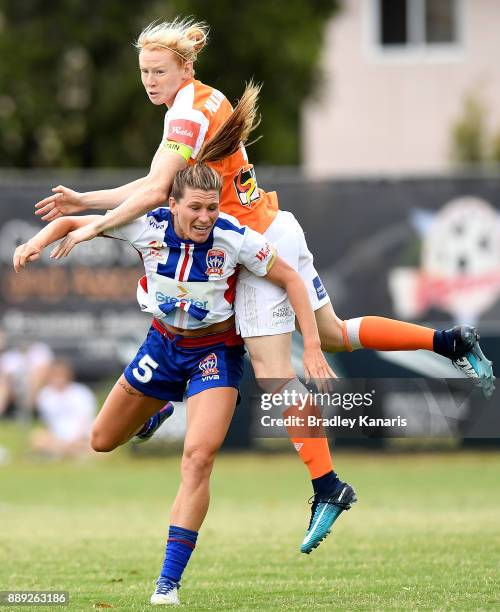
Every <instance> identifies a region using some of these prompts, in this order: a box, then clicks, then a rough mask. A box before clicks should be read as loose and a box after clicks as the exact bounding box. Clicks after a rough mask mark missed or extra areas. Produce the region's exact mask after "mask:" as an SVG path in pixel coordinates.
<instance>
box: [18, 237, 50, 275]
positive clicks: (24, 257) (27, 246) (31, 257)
mask: <svg viewBox="0 0 500 612" xmlns="http://www.w3.org/2000/svg"><path fill="white" fill-rule="evenodd" d="M42 251H43V248H42V247H41V246H39V245H38V244H35V243H34V242H29V241H28V242H25V243H24V244H20V245H19V246H18V247H17V248H16V250H15V251H14V257H13V258H12V263H13V265H14V270H15V271H16V274H17V273H18V272H21V270H22V269H23V268H25V267H26V264H27V263H28V262H30V261H36V260H37V259H40V255H41V254H42Z"/></svg>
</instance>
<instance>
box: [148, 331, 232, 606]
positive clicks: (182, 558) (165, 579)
mask: <svg viewBox="0 0 500 612" xmlns="http://www.w3.org/2000/svg"><path fill="white" fill-rule="evenodd" d="M178 351H179V353H182V355H183V357H184V358H185V363H186V370H185V371H186V379H189V386H188V392H187V395H188V402H187V431H186V437H185V441H184V452H183V456H182V463H181V484H180V486H179V490H178V493H177V496H176V498H175V501H174V504H173V507H172V512H171V516H170V526H169V531H168V540H167V545H166V550H165V557H164V560H163V565H162V570H161V573H160V577H159V578H158V581H157V583H156V589H155V592H154V593H153V595H152V596H151V603H152V604H155V605H156V604H172V603H178V602H179V599H178V593H177V591H178V588H179V583H180V580H181V577H182V573H183V571H184V569H185V567H186V565H187V563H188V561H189V559H190V557H191V553H192V552H193V550H194V548H195V546H196V540H197V538H198V530H199V528H200V526H201V524H202V523H203V520H204V518H205V515H206V513H207V510H208V503H209V497H210V496H209V480H210V475H211V473H212V467H213V463H214V460H215V455H216V454H217V451H218V450H219V448H220V446H221V445H222V442H223V441H224V438H225V436H226V433H227V430H228V427H229V423H230V422H231V418H232V416H233V414H234V408H235V405H236V399H237V397H238V387H239V385H240V382H241V377H242V374H243V354H244V350H243V348H242V346H230V347H228V346H226V345H225V344H224V343H219V344H216V345H212V346H209V347H199V348H194V349H190V350H181V349H178ZM208 368H209V369H208Z"/></svg>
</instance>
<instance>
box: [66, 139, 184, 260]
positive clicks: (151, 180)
mask: <svg viewBox="0 0 500 612" xmlns="http://www.w3.org/2000/svg"><path fill="white" fill-rule="evenodd" d="M186 163H187V162H186V160H185V159H184V158H183V157H182V156H181V155H178V154H177V153H172V152H171V151H168V150H166V149H165V150H163V151H162V152H161V153H160V154H159V155H158V156H157V158H156V160H155V163H154V164H153V166H152V168H151V172H150V173H149V174H148V176H147V177H146V180H145V181H144V182H143V183H141V184H140V185H139V187H138V189H136V190H135V191H134V193H133V194H132V195H131V196H130V197H128V198H127V199H126V200H125V201H124V202H122V203H121V204H120V205H119V206H118V207H116V208H115V209H114V210H111V211H110V212H109V213H108V214H107V215H104V216H99V217H96V220H95V221H93V222H92V223H89V224H88V225H85V227H80V228H79V229H77V230H75V231H72V232H70V233H69V234H68V235H67V236H66V238H65V239H64V240H63V241H62V242H61V244H60V245H59V246H58V247H57V249H58V250H57V259H59V258H61V257H66V256H67V255H69V253H70V252H71V251H72V250H73V249H74V248H75V246H76V245H77V244H79V243H80V242H85V241H86V240H92V238H95V237H96V236H98V235H99V234H102V233H104V232H105V231H106V230H108V229H111V228H114V227H118V226H120V225H125V224H126V223H130V221H133V220H134V219H137V218H139V217H141V216H142V215H143V214H145V213H147V212H149V211H150V210H154V209H155V208H158V206H161V205H162V204H164V202H165V201H166V200H167V198H168V194H169V193H170V188H171V187H172V183H173V181H174V177H175V175H176V173H177V172H178V171H179V170H180V169H182V168H184V166H185V165H186Z"/></svg>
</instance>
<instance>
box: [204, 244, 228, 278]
mask: <svg viewBox="0 0 500 612" xmlns="http://www.w3.org/2000/svg"><path fill="white" fill-rule="evenodd" d="M225 261H226V253H225V252H224V251H223V250H222V249H209V250H208V252H207V269H206V272H205V274H206V275H207V276H212V275H217V276H222V275H223V274H224V263H225Z"/></svg>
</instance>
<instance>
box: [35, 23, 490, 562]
mask: <svg viewBox="0 0 500 612" xmlns="http://www.w3.org/2000/svg"><path fill="white" fill-rule="evenodd" d="M207 33H208V28H207V26H206V25H204V24H199V23H193V22H191V21H188V20H179V19H178V20H175V21H173V22H171V23H159V24H151V25H150V26H148V27H147V28H145V30H144V31H143V32H142V33H141V34H140V36H139V38H138V41H137V48H138V49H139V67H140V72H141V78H142V82H143V85H144V87H145V89H146V92H147V95H148V98H149V100H150V101H151V102H152V103H153V104H155V105H163V104H165V105H166V106H167V112H166V115H165V121H164V130H163V137H162V140H161V143H160V146H159V148H158V150H157V151H156V154H155V156H154V158H153V161H152V164H151V169H150V171H149V174H148V175H147V176H145V177H144V178H141V179H139V180H137V181H134V182H132V183H129V184H127V185H123V186H121V187H118V188H116V189H109V190H102V191H94V192H88V193H77V192H75V191H72V190H70V189H67V188H66V187H64V186H61V185H60V186H58V187H55V188H54V189H53V191H54V194H53V195H51V196H49V197H48V198H45V199H44V200H42V201H41V202H39V203H38V204H37V205H36V206H37V208H38V211H37V214H41V215H43V218H44V219H45V220H51V219H54V218H56V217H57V216H59V215H61V214H72V213H74V212H77V211H78V212H80V211H82V210H86V209H103V208H104V209H112V208H114V210H112V211H111V213H110V214H109V215H107V216H106V217H105V218H103V219H100V220H98V221H96V222H95V223H92V224H90V225H87V226H85V227H83V228H81V229H78V230H76V231H75V232H72V233H71V234H70V235H69V236H68V237H67V239H66V240H65V243H64V244H63V246H62V250H61V253H62V254H63V255H67V254H68V253H69V252H70V251H71V249H72V248H73V247H74V246H75V245H76V244H78V243H79V242H81V241H84V240H89V239H91V238H93V237H94V236H96V235H98V234H99V233H101V232H103V231H105V230H106V229H108V228H110V227H115V226H118V225H120V224H122V223H126V222H129V221H130V220H132V219H134V218H136V217H138V216H139V215H141V214H143V213H144V212H146V211H148V210H152V209H153V208H155V207H156V206H159V205H160V204H161V203H162V202H164V201H165V200H166V198H167V197H168V194H169V192H170V188H171V184H172V180H173V177H174V175H175V173H176V171H177V170H178V169H180V168H182V167H184V166H185V165H186V164H193V163H195V161H196V159H197V156H198V154H199V151H200V147H201V146H202V145H203V143H204V142H205V141H206V140H210V138H211V137H212V136H213V134H214V133H215V132H216V131H217V129H218V128H219V126H220V125H221V124H222V123H223V122H224V121H225V119H226V118H227V117H228V116H229V115H230V113H231V110H232V109H231V105H230V104H229V102H228V100H227V99H226V98H225V96H224V95H223V94H222V93H221V92H220V91H218V90H216V89H215V88H213V87H210V86H208V85H205V84H203V83H201V82H200V81H198V80H195V78H194V68H193V65H194V62H195V61H196V58H197V55H198V53H199V52H200V51H201V50H202V49H203V48H204V46H205V45H206V42H207ZM212 167H213V168H214V169H216V170H217V171H219V172H220V173H221V175H222V177H223V181H224V182H223V189H222V193H221V209H222V210H223V211H224V212H227V213H229V214H232V215H233V216H235V217H236V218H237V219H239V220H240V222H242V223H245V224H247V225H249V226H250V227H252V228H253V229H255V230H257V231H259V232H263V233H264V235H265V236H266V237H267V238H268V239H269V240H270V241H271V242H273V243H275V244H276V246H277V248H278V251H279V253H280V255H281V256H282V257H283V258H284V259H285V260H286V261H288V262H289V263H290V264H291V265H292V266H293V267H294V268H295V269H296V270H298V272H299V274H300V275H301V277H302V278H303V280H304V282H305V284H306V287H307V289H308V292H309V297H310V300H311V305H312V307H313V310H314V311H315V316H316V322H317V325H318V329H319V333H320V337H321V345H322V348H323V350H325V351H328V352H334V351H342V350H347V351H352V350H354V349H359V348H369V349H377V350H382V351H394V350H416V349H426V350H429V351H434V352H437V353H439V354H441V355H444V356H446V357H448V358H450V359H451V360H453V362H454V363H455V364H456V365H457V366H458V367H459V368H460V369H461V370H462V371H464V372H465V373H466V374H467V375H469V376H471V377H475V378H477V379H478V381H479V382H480V383H481V384H482V385H483V392H484V393H485V394H488V393H491V392H492V385H493V383H492V380H493V374H492V369H491V364H490V362H488V361H487V360H486V358H485V357H484V355H483V353H482V351H481V349H480V347H479V344H478V335H477V333H476V330H475V329H473V328H470V327H465V326H462V327H457V328H453V329H451V330H445V331H437V330H434V329H430V328H427V327H423V326H419V325H414V324H410V323H405V322H402V321H395V320H392V319H387V318H383V317H376V316H365V317H359V318H356V319H348V320H345V321H342V320H340V319H339V318H338V317H337V315H336V314H335V312H334V310H333V308H332V305H331V302H330V298H329V296H328V294H327V293H326V291H325V289H324V287H323V285H322V283H321V280H320V278H319V276H318V274H317V272H316V270H315V268H314V265H313V257H312V255H311V253H310V251H309V250H308V248H307V245H306V241H305V238H304V235H303V232H302V230H301V228H300V226H299V225H298V223H297V221H296V220H295V219H294V218H293V216H291V215H290V214H289V213H284V212H281V211H279V210H278V201H277V196H276V194H275V193H274V192H273V193H265V192H264V191H262V190H260V189H259V188H258V186H257V181H256V176H255V172H254V169H253V166H252V165H251V164H250V163H249V161H248V157H247V154H246V151H245V148H244V147H243V146H241V147H240V148H239V149H238V150H237V151H236V152H234V153H233V154H232V155H230V156H228V157H227V159H224V160H221V161H220V162H216V163H214V164H212ZM297 236H298V237H299V239H297ZM235 308H236V318H237V323H238V325H239V331H240V333H241V335H242V336H243V337H244V339H245V344H246V346H247V349H248V351H249V353H250V356H251V359H252V365H253V368H254V371H255V375H256V377H257V378H258V379H270V378H277V379H278V378H281V379H283V378H288V377H293V376H294V372H293V370H292V368H291V363H290V350H291V331H292V330H293V329H294V326H295V320H294V315H293V311H292V309H291V308H290V305H289V303H288V301H287V296H286V295H285V293H284V292H283V291H281V290H280V289H278V288H276V287H273V286H272V285H270V283H268V282H267V281H265V280H262V279H259V278H257V277H256V276H255V275H252V274H251V273H244V274H242V275H241V276H240V279H239V281H238V284H237V291H236V305H235ZM296 384H297V385H299V383H298V381H297V383H296ZM293 441H294V445H295V448H296V449H297V450H298V453H299V455H300V457H301V458H302V460H303V461H304V463H305V464H306V466H307V467H308V469H309V472H310V475H311V478H312V482H313V488H314V494H315V497H314V502H313V505H312V512H311V521H310V524H309V528H308V531H307V534H306V538H305V540H304V542H303V545H302V547H301V550H302V552H310V551H311V550H312V548H313V547H314V546H316V545H317V544H318V543H319V542H320V541H321V540H322V539H323V537H325V536H326V534H327V533H328V532H329V529H330V527H331V525H332V523H333V521H334V520H335V519H336V518H337V516H338V515H339V509H340V510H341V507H340V506H339V505H338V503H337V502H338V501H339V497H340V495H341V494H342V491H343V490H344V488H343V487H344V483H342V482H340V481H339V480H338V479H337V477H336V474H335V473H334V472H333V465H332V461H331V456H330V452H329V449H328V444H327V441H326V439H309V438H305V439H295V440H293ZM319 516H321V517H322V520H321V521H318V520H317V519H318V517H319Z"/></svg>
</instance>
